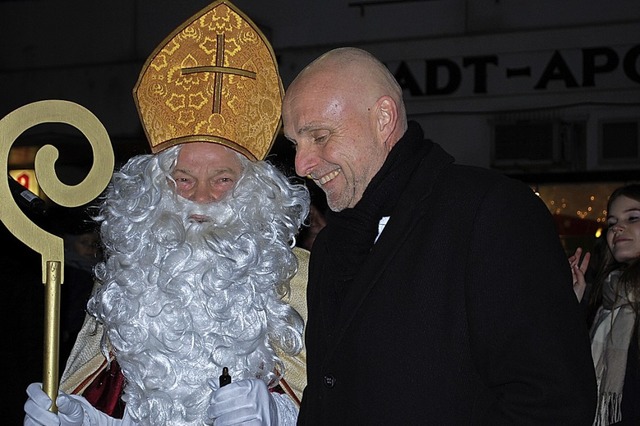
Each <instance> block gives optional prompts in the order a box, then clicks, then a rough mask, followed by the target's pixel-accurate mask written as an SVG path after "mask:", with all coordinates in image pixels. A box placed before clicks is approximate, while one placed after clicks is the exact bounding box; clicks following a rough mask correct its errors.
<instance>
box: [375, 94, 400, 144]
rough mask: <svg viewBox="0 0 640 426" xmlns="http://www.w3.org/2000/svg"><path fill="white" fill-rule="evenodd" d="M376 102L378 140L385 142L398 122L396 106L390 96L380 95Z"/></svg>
mask: <svg viewBox="0 0 640 426" xmlns="http://www.w3.org/2000/svg"><path fill="white" fill-rule="evenodd" d="M376 104H377V109H376V113H377V115H376V120H377V123H376V124H377V130H378V134H379V135H380V140H382V141H385V142H386V141H387V140H388V139H389V137H390V136H391V135H392V134H393V132H394V130H395V128H396V125H397V124H398V106H397V105H396V103H395V102H394V100H393V99H392V98H391V97H390V96H382V97H381V98H380V99H378V102H377V103H376ZM389 149H391V147H389Z"/></svg>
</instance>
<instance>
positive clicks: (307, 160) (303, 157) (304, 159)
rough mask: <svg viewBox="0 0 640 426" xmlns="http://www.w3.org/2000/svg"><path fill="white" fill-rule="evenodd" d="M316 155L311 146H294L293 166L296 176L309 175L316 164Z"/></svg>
mask: <svg viewBox="0 0 640 426" xmlns="http://www.w3.org/2000/svg"><path fill="white" fill-rule="evenodd" d="M317 158H318V156H317V155H316V153H315V152H314V151H313V148H311V147H305V146H304V145H302V144H299V145H298V146H297V147H296V157H295V167H296V174H297V175H298V176H307V177H308V176H309V175H310V174H311V172H312V171H313V169H314V168H315V167H316V166H317V164H318V160H317Z"/></svg>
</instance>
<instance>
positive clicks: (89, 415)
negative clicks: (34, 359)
mask: <svg viewBox="0 0 640 426" xmlns="http://www.w3.org/2000/svg"><path fill="white" fill-rule="evenodd" d="M27 395H28V396H29V399H27V402H25V404H24V412H25V414H26V415H25V418H24V426H54V425H55V426H57V425H60V426H131V425H133V424H134V423H133V421H131V419H130V418H129V417H128V416H127V414H126V413H125V416H124V418H123V419H122V420H120V419H114V418H113V417H109V416H108V415H106V414H104V413H103V412H101V411H99V410H98V409H96V408H95V407H93V406H92V405H91V404H90V403H89V401H87V400H86V399H85V398H84V397H82V396H78V395H67V394H66V393H64V392H58V396H57V398H56V405H57V406H58V413H57V414H56V413H52V412H50V411H49V408H50V407H51V399H50V398H49V395H47V394H46V393H45V392H44V391H43V390H42V384H41V383H31V384H30V385H29V386H28V387H27Z"/></svg>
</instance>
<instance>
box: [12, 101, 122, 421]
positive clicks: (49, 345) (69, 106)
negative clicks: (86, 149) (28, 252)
mask: <svg viewBox="0 0 640 426" xmlns="http://www.w3.org/2000/svg"><path fill="white" fill-rule="evenodd" d="M42 123H66V124H69V125H71V126H73V127H75V128H77V129H78V130H80V131H81V132H82V133H83V134H84V136H85V137H86V138H87V139H88V140H89V143H90V144H91V148H92V151H93V157H94V161H93V164H92V166H91V170H90V171H89V173H88V174H87V176H86V177H85V178H84V180H83V181H82V182H80V183H79V184H77V185H71V186H70V185H66V184H64V183H62V182H61V181H60V180H59V179H58V176H57V175H56V172H55V168H54V165H55V162H56V160H57V159H58V150H57V149H56V148H55V147H53V146H52V145H45V146H43V147H42V148H40V149H39V150H38V152H37V153H36V158H35V172H36V177H37V179H38V183H39V184H40V187H41V188H42V190H43V191H44V193H45V194H47V196H48V197H49V198H50V199H51V200H52V201H53V202H55V203H57V204H59V205H62V206H65V207H78V206H81V205H83V204H86V203H88V202H90V201H92V200H93V199H95V198H96V197H97V196H98V195H100V193H101V192H102V191H103V190H104V188H105V187H106V186H107V184H108V183H109V180H110V179H111V175H112V173H113V167H114V155H113V148H112V147H111V141H110V139H109V135H108V134H107V131H106V129H105V128H104V126H103V125H102V123H101V122H100V121H99V120H98V119H97V118H96V116H95V115H93V114H92V113H91V112H90V111H89V110H88V109H86V108H84V107H82V106H80V105H78V104H76V103H73V102H69V101H63V100H45V101H39V102H34V103H31V104H27V105H25V106H23V107H20V108H18V109H16V110H15V111H13V112H11V113H9V114H8V115H7V116H5V117H4V118H3V119H2V120H0V150H1V151H0V161H1V162H2V164H1V166H2V167H3V168H2V169H0V170H7V168H8V160H9V150H10V149H11V145H12V144H13V143H14V142H15V140H16V139H17V138H18V136H20V135H21V134H22V133H23V132H24V131H25V130H27V129H29V128H31V127H33V126H36V125H38V124H42ZM0 200H2V201H1V202H0V220H2V222H4V224H5V226H6V227H7V229H8V230H9V231H10V232H11V233H12V234H13V235H15V236H16V238H18V239H19V240H20V241H22V242H23V243H25V244H26V245H27V246H29V247H31V248H32V249H33V250H35V251H37V252H38V253H40V254H41V255H42V282H43V283H44V285H45V312H44V315H45V317H44V363H43V376H44V377H43V380H42V387H43V390H44V391H45V392H46V393H47V395H49V397H50V398H51V400H52V401H53V404H52V406H51V411H52V412H54V413H56V412H57V411H58V407H57V406H56V403H55V401H56V396H57V395H58V380H59V378H58V356H59V344H60V342H59V334H60V329H59V326H60V285H61V284H62V283H63V282H64V245H63V240H62V238H60V237H57V236H55V235H53V234H50V233H48V232H46V231H45V230H43V229H42V228H40V227H38V226H36V225H35V224H34V223H33V222H31V221H30V219H29V218H28V217H27V216H26V215H25V214H24V213H23V212H22V210H20V209H19V208H18V206H17V205H16V203H15V200H14V199H13V196H12V195H11V192H10V189H9V182H8V180H7V178H4V179H0Z"/></svg>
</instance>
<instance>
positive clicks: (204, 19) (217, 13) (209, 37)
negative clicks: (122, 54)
mask: <svg viewBox="0 0 640 426" xmlns="http://www.w3.org/2000/svg"><path fill="white" fill-rule="evenodd" d="M283 93H284V89H283V86H282V81H281V80H280V76H279V73H278V65H277V61H276V58H275V55H274V53H273V49H272V47H271V45H270V44H269V43H268V41H267V40H266V38H265V36H264V35H263V34H262V32H261V31H260V30H259V29H258V28H257V26H256V25H255V24H254V23H253V22H252V21H251V20H250V19H249V18H248V17H247V16H246V15H245V14H244V13H242V12H241V11H240V10H238V9H237V8H236V7H235V6H234V5H233V4H231V3H230V2H229V1H225V0H220V1H215V2H213V3H211V4H210V5H209V6H207V7H206V8H204V9H202V10H201V11H200V12H198V13H197V14H195V15H194V16H193V17H191V18H190V19H188V20H187V21H186V22H185V23H183V24H182V25H181V26H180V27H178V28H177V29H176V30H174V31H173V32H172V33H171V34H170V35H169V36H168V37H167V38H166V39H165V40H164V41H163V42H162V43H160V45H159V46H158V47H157V48H156V49H155V50H154V52H153V53H152V54H151V56H150V57H149V59H147V61H146V63H145V64H144V66H143V67H142V71H141V73H140V77H139V79H138V82H137V83H136V85H135V87H134V89H133V94H134V100H135V103H136V107H137V109H138V114H139V115H140V120H141V122H142V124H143V127H144V130H145V133H146V135H147V139H148V141H149V143H150V145H151V151H152V152H153V153H157V152H159V151H162V150H164V149H166V148H168V147H170V146H173V145H177V144H181V143H188V142H213V143H219V144H222V145H225V146H228V147H229V148H232V149H234V150H236V151H238V152H240V153H242V154H244V155H245V156H246V157H248V158H249V159H250V160H252V161H256V160H263V159H264V158H265V156H266V155H267V153H268V152H269V150H270V149H271V146H272V145H273V142H274V141H275V138H276V136H277V133H278V131H279V129H280V125H281V120H280V112H281V103H282V96H283Z"/></svg>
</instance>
